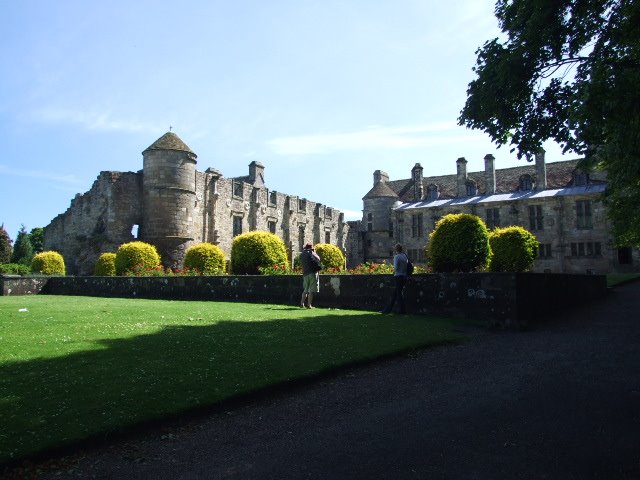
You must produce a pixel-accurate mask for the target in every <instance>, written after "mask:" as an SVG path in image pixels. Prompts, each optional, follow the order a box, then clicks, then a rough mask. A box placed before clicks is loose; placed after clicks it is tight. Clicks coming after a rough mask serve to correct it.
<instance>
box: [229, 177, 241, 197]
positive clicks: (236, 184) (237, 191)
mask: <svg viewBox="0 0 640 480" xmlns="http://www.w3.org/2000/svg"><path fill="white" fill-rule="evenodd" d="M231 196H232V197H233V198H239V199H243V198H244V182H243V181H242V180H233V183H232V185H231Z"/></svg>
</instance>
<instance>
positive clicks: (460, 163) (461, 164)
mask: <svg viewBox="0 0 640 480" xmlns="http://www.w3.org/2000/svg"><path fill="white" fill-rule="evenodd" d="M456 166H457V168H458V170H457V172H458V173H457V185H458V197H466V196H467V159H466V158H464V157H460V158H459V159H458V160H456Z"/></svg>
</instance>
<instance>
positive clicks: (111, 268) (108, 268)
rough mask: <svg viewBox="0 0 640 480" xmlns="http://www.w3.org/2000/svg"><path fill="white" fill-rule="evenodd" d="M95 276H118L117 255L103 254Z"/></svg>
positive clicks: (99, 259)
mask: <svg viewBox="0 0 640 480" xmlns="http://www.w3.org/2000/svg"><path fill="white" fill-rule="evenodd" d="M93 274H94V275H97V276H99V277H113V276H115V274H116V254H115V253H103V254H102V255H100V257H98V261H97V262H96V266H95V267H94V269H93Z"/></svg>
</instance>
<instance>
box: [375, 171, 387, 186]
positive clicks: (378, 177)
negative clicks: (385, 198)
mask: <svg viewBox="0 0 640 480" xmlns="http://www.w3.org/2000/svg"><path fill="white" fill-rule="evenodd" d="M388 181H389V174H388V173H387V172H383V171H382V170H376V171H375V172H373V186H374V187H375V186H376V184H378V183H380V182H388Z"/></svg>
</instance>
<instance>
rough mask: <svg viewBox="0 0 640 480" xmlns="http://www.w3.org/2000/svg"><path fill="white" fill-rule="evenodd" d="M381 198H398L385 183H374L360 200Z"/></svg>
mask: <svg viewBox="0 0 640 480" xmlns="http://www.w3.org/2000/svg"><path fill="white" fill-rule="evenodd" d="M383 197H394V198H398V194H397V193H396V192H394V191H393V190H392V189H391V187H390V186H389V185H387V182H378V183H376V184H375V185H374V186H373V188H372V189H371V190H369V192H368V193H367V194H366V195H365V196H364V197H363V198H362V199H363V200H364V199H365V198H383Z"/></svg>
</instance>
